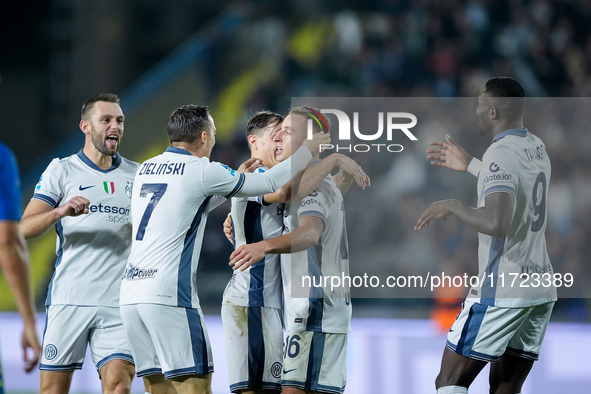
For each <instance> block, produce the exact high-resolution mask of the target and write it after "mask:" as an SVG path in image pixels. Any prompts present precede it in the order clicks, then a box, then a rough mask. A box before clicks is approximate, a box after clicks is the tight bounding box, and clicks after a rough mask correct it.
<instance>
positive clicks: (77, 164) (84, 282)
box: [33, 150, 139, 306]
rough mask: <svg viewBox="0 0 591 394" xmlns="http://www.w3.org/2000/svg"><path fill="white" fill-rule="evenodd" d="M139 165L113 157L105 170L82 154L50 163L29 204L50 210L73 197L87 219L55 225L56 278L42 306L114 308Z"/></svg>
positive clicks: (70, 219) (65, 220) (68, 219)
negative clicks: (82, 203)
mask: <svg viewBox="0 0 591 394" xmlns="http://www.w3.org/2000/svg"><path fill="white" fill-rule="evenodd" d="M138 166H139V164H138V163H135V162H133V161H130V160H127V159H124V158H122V157H121V156H120V155H119V154H117V155H116V157H115V160H114V161H113V166H112V167H111V168H109V169H108V170H102V169H100V168H99V167H97V166H96V165H95V164H94V163H93V162H92V161H90V159H89V158H88V157H86V155H84V153H83V152H82V150H80V152H78V153H77V154H75V155H72V156H69V157H66V158H64V159H61V160H60V159H54V160H53V161H52V162H51V163H50V164H49V166H48V167H47V169H46V170H45V172H43V175H41V179H39V183H37V186H36V187H35V194H34V195H33V198H34V199H38V200H41V201H44V202H46V203H47V204H49V205H51V206H52V207H54V208H55V207H57V206H62V205H64V204H65V203H66V202H68V201H69V200H70V199H71V198H72V197H75V196H82V197H85V198H87V199H88V200H90V206H89V211H90V212H89V213H88V214H86V215H80V216H77V217H71V216H66V217H64V218H62V219H61V220H60V221H59V222H57V224H56V225H55V230H56V232H57V235H58V237H57V242H56V244H57V245H56V254H57V260H56V261H55V272H54V274H53V277H52V279H51V282H50V283H49V288H48V290H47V300H46V305H57V304H67V305H95V306H96V305H101V306H117V305H119V282H120V280H121V275H122V274H123V271H124V269H125V264H126V261H127V257H128V255H129V250H130V246H131V218H130V208H131V191H132V187H133V177H134V175H135V172H136V170H137V168H138Z"/></svg>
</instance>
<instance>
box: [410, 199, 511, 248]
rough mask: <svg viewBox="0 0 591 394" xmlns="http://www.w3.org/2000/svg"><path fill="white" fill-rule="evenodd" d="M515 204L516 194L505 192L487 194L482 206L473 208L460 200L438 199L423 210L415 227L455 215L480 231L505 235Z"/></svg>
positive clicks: (494, 235)
mask: <svg viewBox="0 0 591 394" xmlns="http://www.w3.org/2000/svg"><path fill="white" fill-rule="evenodd" d="M514 204H515V196H514V195H513V194H510V193H503V192H498V193H492V194H489V195H487V196H486V198H485V200H484V207H481V208H472V207H470V206H468V205H466V204H464V203H463V202H461V201H458V200H443V201H436V202H434V203H433V204H431V206H430V207H429V208H427V210H426V211H425V212H423V214H422V215H421V217H420V218H419V220H418V222H417V224H416V225H415V227H414V229H415V230H420V229H422V228H423V227H425V226H429V223H430V222H431V220H434V219H444V220H445V219H446V218H447V217H449V216H450V215H455V216H457V217H458V218H459V219H460V220H461V221H462V222H464V223H466V224H467V225H468V226H470V227H471V228H473V229H474V230H476V231H478V232H479V233H482V234H486V235H490V236H492V237H504V236H505V234H506V233H507V229H508V227H509V224H510V223H511V219H512V217H513V205H514Z"/></svg>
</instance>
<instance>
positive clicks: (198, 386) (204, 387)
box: [170, 374, 211, 394]
mask: <svg viewBox="0 0 591 394" xmlns="http://www.w3.org/2000/svg"><path fill="white" fill-rule="evenodd" d="M170 380H171V382H172V385H173V386H174V388H175V390H176V391H177V393H178V394H211V374H202V375H191V376H177V377H174V378H171V379H170Z"/></svg>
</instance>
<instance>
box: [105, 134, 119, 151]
mask: <svg viewBox="0 0 591 394" xmlns="http://www.w3.org/2000/svg"><path fill="white" fill-rule="evenodd" d="M106 144H107V147H108V148H110V149H116V148H117V145H118V144H119V136H118V135H116V134H111V135H108V136H107V141H106Z"/></svg>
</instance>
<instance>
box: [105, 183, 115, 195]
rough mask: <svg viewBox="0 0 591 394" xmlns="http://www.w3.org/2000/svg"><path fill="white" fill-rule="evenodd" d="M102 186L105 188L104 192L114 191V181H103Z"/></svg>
mask: <svg viewBox="0 0 591 394" xmlns="http://www.w3.org/2000/svg"><path fill="white" fill-rule="evenodd" d="M103 188H104V189H105V193H107V194H113V193H115V182H103Z"/></svg>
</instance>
